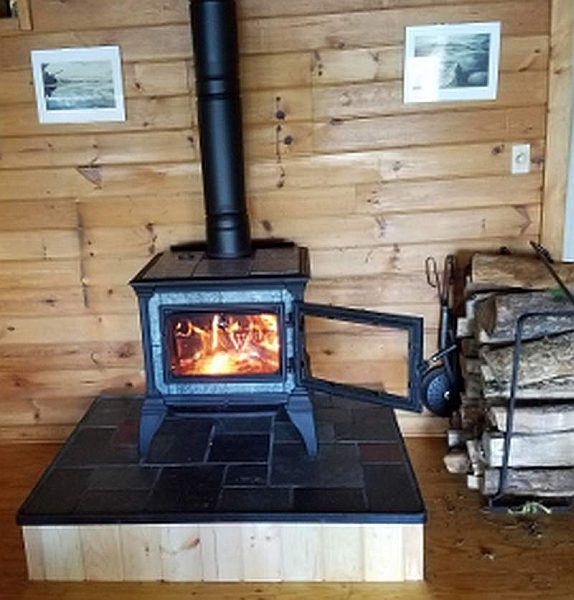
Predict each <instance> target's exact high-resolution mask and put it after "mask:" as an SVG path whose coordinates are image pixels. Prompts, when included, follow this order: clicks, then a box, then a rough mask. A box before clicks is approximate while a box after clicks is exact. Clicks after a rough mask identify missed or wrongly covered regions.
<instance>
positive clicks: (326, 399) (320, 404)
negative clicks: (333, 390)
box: [312, 392, 334, 408]
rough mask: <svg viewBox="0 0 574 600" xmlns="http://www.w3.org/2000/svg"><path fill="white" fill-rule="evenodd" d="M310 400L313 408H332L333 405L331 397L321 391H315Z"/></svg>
mask: <svg viewBox="0 0 574 600" xmlns="http://www.w3.org/2000/svg"><path fill="white" fill-rule="evenodd" d="M312 401H313V406H314V407H315V408H333V406H334V400H333V397H332V396H331V395H330V394H324V393H323V392H315V393H314V394H313V398H312Z"/></svg>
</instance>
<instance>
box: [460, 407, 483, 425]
mask: <svg viewBox="0 0 574 600" xmlns="http://www.w3.org/2000/svg"><path fill="white" fill-rule="evenodd" d="M460 418H461V426H462V427H464V428H465V429H472V430H474V431H476V430H477V429H478V430H481V428H482V426H483V421H484V407H483V406H482V404H478V403H477V404H474V405H473V404H463V405H461V407H460Z"/></svg>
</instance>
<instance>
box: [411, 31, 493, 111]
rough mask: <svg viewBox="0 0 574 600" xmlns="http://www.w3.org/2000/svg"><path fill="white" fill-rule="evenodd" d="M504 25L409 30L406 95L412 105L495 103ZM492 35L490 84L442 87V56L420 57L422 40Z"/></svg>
mask: <svg viewBox="0 0 574 600" xmlns="http://www.w3.org/2000/svg"><path fill="white" fill-rule="evenodd" d="M500 32H501V24H500V22H489V23H459V24H449V25H423V26H414V27H406V28H405V67H404V91H403V93H404V96H403V100H404V102H405V103H409V102H449V101H456V100H495V99H496V94H497V90H498V69H499V62H500ZM482 35H488V36H489V52H488V69H487V83H486V85H483V86H479V85H472V86H471V85H469V86H465V87H448V88H447V87H440V71H441V65H442V62H443V61H441V58H440V57H439V56H424V57H421V56H419V57H417V56H416V50H417V44H418V45H419V46H420V43H421V40H424V39H425V38H426V39H436V40H440V39H444V42H445V44H446V43H447V41H448V39H449V38H455V37H459V38H460V37H462V36H482Z"/></svg>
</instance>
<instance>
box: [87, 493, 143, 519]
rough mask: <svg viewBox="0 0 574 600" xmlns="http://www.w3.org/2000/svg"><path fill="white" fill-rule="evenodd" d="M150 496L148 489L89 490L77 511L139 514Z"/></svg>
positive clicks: (102, 513)
mask: <svg viewBox="0 0 574 600" xmlns="http://www.w3.org/2000/svg"><path fill="white" fill-rule="evenodd" d="M148 496H149V491H147V490H88V491H87V492H86V493H85V494H84V495H83V496H82V499H81V500H80V504H79V505H78V507H77V509H76V513H78V514H93V515H107V516H115V515H125V514H138V513H140V512H141V511H142V510H143V508H144V506H145V503H146V501H147V498H148Z"/></svg>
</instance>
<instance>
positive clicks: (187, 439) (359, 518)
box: [18, 396, 425, 581]
mask: <svg viewBox="0 0 574 600" xmlns="http://www.w3.org/2000/svg"><path fill="white" fill-rule="evenodd" d="M313 400H314V405H315V412H316V417H317V428H318V435H319V455H318V457H317V458H315V459H313V458H310V457H308V456H307V455H306V453H305V449H304V447H303V444H302V442H301V441H300V439H299V438H298V436H297V432H296V431H295V429H294V427H293V425H292V424H291V423H290V421H289V420H288V418H287V416H286V415H285V414H284V413H283V410H282V409H280V410H277V409H273V410H270V411H268V412H266V413H261V412H260V413H250V414H246V413H237V412H230V413H224V414H218V415H215V416H214V415H213V414H202V413H193V414H186V415H181V414H179V415H171V416H170V417H169V418H168V419H167V420H166V421H165V422H164V424H163V425H162V428H161V429H160V431H159V433H158V434H157V436H156V438H155V439H154V443H153V446H152V449H151V452H150V455H149V457H148V458H147V459H146V460H142V459H141V458H140V457H139V456H138V452H137V429H138V428H137V424H138V418H139V411H140V409H141V400H139V399H134V398H99V399H97V400H96V401H95V402H94V404H93V405H92V407H91V409H90V410H89V411H88V413H87V415H86V416H85V417H84V419H83V420H82V421H81V423H80V424H79V425H78V427H77V428H76V430H75V431H74V433H73V434H72V435H71V437H70V439H69V440H68V441H67V443H66V444H65V446H64V447H63V449H62V450H61V452H60V453H59V454H58V456H57V457H56V459H55V460H54V461H53V463H52V464H51V465H50V467H49V468H48V470H47V471H46V473H45V474H44V475H43V477H42V478H41V480H40V481H39V483H38V484H37V485H36V487H35V488H34V490H33V491H32V493H31V494H30V496H29V497H28V499H27V500H26V501H25V502H24V504H23V505H22V507H21V509H20V511H19V513H18V522H19V524H20V525H21V527H22V531H23V536H24V541H25V547H26V556H27V561H28V572H29V577H30V578H31V579H35V580H56V581H58V580H59V581H64V580H68V581H82V580H88V581H161V580H163V581H407V580H420V579H422V578H423V557H424V553H423V537H424V521H425V509H424V505H423V503H422V500H421V497H420V493H419V491H418V486H417V483H416V480H415V478H414V475H413V472H412V469H411V466H410V462H409V459H408V456H407V454H406V451H405V448H404V444H403V440H402V438H401V436H400V432H399V430H398V427H397V424H396V420H395V417H394V414H393V412H392V411H391V410H389V409H385V408H380V407H373V406H370V405H364V404H360V403H353V402H350V401H348V400H343V399H340V398H335V397H327V396H317V397H315V398H314V399H313Z"/></svg>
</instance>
